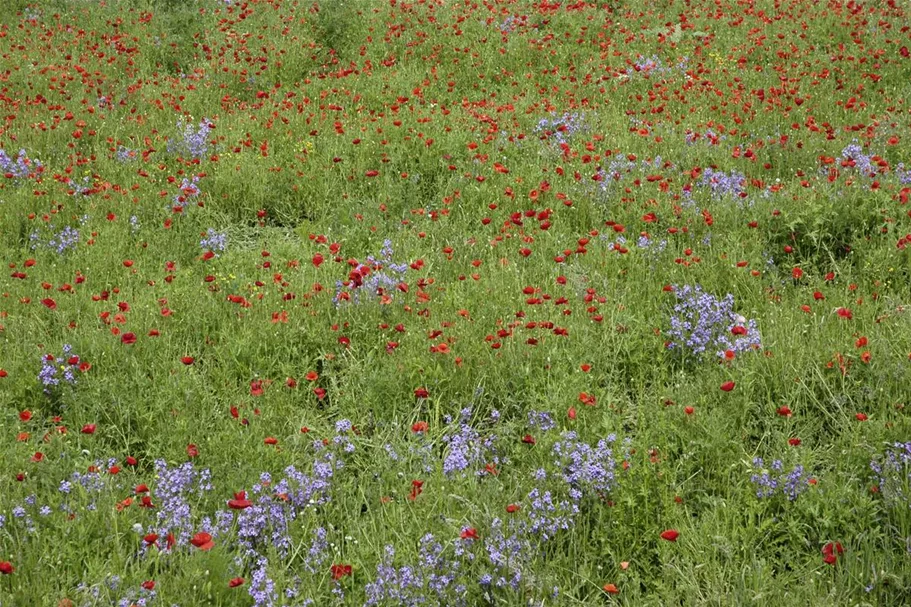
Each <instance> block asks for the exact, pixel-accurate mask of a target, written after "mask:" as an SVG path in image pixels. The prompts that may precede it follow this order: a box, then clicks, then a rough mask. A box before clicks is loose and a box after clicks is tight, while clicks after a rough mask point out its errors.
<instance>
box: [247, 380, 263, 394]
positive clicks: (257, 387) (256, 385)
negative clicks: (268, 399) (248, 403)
mask: <svg viewBox="0 0 911 607" xmlns="http://www.w3.org/2000/svg"><path fill="white" fill-rule="evenodd" d="M262 395H263V382H262V380H259V379H254V380H253V381H251V382H250V396H262Z"/></svg>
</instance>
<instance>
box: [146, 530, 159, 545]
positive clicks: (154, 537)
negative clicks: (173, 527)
mask: <svg viewBox="0 0 911 607" xmlns="http://www.w3.org/2000/svg"><path fill="white" fill-rule="evenodd" d="M142 541H144V542H145V543H146V544H148V545H149V546H151V545H152V544H154V543H155V542H157V541H158V534H157V533H149V534H148V535H146V536H145V537H143V538H142Z"/></svg>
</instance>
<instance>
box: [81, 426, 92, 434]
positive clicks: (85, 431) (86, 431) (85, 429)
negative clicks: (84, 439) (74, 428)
mask: <svg viewBox="0 0 911 607" xmlns="http://www.w3.org/2000/svg"><path fill="white" fill-rule="evenodd" d="M80 432H81V433H82V434H95V424H86V425H84V426H83V427H82V430H80Z"/></svg>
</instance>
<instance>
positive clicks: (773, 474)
mask: <svg viewBox="0 0 911 607" xmlns="http://www.w3.org/2000/svg"><path fill="white" fill-rule="evenodd" d="M753 469H754V472H753V475H752V476H750V482H751V483H753V487H754V488H755V489H756V497H758V498H760V499H765V498H770V497H772V496H774V495H776V494H779V495H782V496H784V497H787V498H788V500H789V501H792V502H793V501H794V500H796V499H797V498H798V496H799V495H800V494H801V493H803V492H804V491H806V490H807V489H808V488H809V486H810V477H809V475H808V474H807V473H806V471H805V470H804V467H803V466H801V465H800V464H797V465H795V466H794V467H793V468H791V469H790V470H788V471H785V469H784V464H783V463H782V461H781V460H780V459H776V460H774V461H773V462H772V465H771V468H769V469H767V468H765V462H763V461H762V458H759V457H756V458H753Z"/></svg>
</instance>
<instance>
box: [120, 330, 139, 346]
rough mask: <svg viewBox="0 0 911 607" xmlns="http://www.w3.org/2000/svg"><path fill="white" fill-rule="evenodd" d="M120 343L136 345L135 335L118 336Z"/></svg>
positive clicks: (130, 333) (131, 333) (129, 333)
mask: <svg viewBox="0 0 911 607" xmlns="http://www.w3.org/2000/svg"><path fill="white" fill-rule="evenodd" d="M120 343H122V344H126V345H130V344H135V343H136V334H135V333H133V332H128V333H124V334H123V335H121V336H120Z"/></svg>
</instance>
